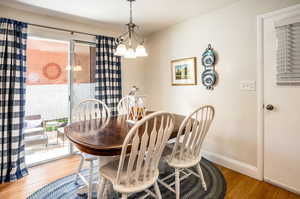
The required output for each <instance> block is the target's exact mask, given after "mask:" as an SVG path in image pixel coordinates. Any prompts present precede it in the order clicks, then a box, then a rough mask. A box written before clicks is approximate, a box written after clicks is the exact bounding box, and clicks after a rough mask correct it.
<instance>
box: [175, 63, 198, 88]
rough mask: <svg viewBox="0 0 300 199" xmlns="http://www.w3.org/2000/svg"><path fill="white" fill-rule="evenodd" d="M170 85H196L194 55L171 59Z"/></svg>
mask: <svg viewBox="0 0 300 199" xmlns="http://www.w3.org/2000/svg"><path fill="white" fill-rule="evenodd" d="M171 73H172V85H173V86H181V85H182V86H186V85H196V84H197V79H196V57H190V58H185V59H177V60H172V61H171Z"/></svg>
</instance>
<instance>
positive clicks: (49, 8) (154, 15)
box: [0, 0, 238, 34]
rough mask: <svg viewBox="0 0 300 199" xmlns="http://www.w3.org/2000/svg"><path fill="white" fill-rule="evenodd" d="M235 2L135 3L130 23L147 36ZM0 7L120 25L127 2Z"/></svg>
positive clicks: (22, 2) (9, 0)
mask: <svg viewBox="0 0 300 199" xmlns="http://www.w3.org/2000/svg"><path fill="white" fill-rule="evenodd" d="M236 1H238V0H177V1H176V0H136V2H134V4H133V16H134V22H135V23H137V24H138V25H139V26H141V29H142V30H143V34H150V33H152V32H155V31H158V30H161V29H163V28H165V27H168V26H170V25H173V24H176V23H179V22H181V21H183V20H185V19H188V18H190V17H193V16H197V15H201V14H204V13H206V12H210V11H213V10H215V9H219V8H222V7H224V6H227V5H230V4H232V3H234V2H236ZM0 4H4V5H6V6H11V7H14V8H18V9H25V10H29V11H32V12H35V13H39V14H47V15H50V16H52V15H54V16H59V17H64V18H67V19H73V20H74V19H76V17H77V18H80V19H82V20H84V22H85V23H89V22H93V23H95V22H97V23H106V24H111V25H117V26H121V25H123V24H125V23H127V22H128V18H129V3H128V2H127V1H126V0H64V1H62V0H0ZM74 17H75V18H74Z"/></svg>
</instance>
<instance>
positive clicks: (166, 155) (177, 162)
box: [162, 143, 201, 168]
mask: <svg viewBox="0 0 300 199" xmlns="http://www.w3.org/2000/svg"><path fill="white" fill-rule="evenodd" d="M174 146H175V144H174V143H172V144H168V145H166V147H165V149H164V151H163V153H162V156H163V160H164V161H166V162H167V163H168V164H169V165H170V166H171V167H174V168H190V167H193V166H195V165H197V164H198V163H199V162H200V160H201V156H199V157H188V158H187V160H188V161H187V160H185V159H182V160H181V159H179V152H177V153H176V154H175V155H174V157H173V159H171V154H172V151H173V148H174ZM180 148H181V144H179V149H180ZM183 153H184V154H187V152H186V151H184V152H183Z"/></svg>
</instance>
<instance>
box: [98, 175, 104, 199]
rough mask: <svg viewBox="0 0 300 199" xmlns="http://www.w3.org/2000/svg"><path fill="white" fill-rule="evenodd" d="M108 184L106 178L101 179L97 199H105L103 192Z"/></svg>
mask: <svg viewBox="0 0 300 199" xmlns="http://www.w3.org/2000/svg"><path fill="white" fill-rule="evenodd" d="M105 184H106V179H105V178H104V177H101V180H100V182H99V185H98V194H97V199H101V198H102V197H103V191H104V187H105Z"/></svg>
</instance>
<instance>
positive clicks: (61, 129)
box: [57, 127, 65, 134]
mask: <svg viewBox="0 0 300 199" xmlns="http://www.w3.org/2000/svg"><path fill="white" fill-rule="evenodd" d="M57 132H58V133H60V134H64V133H65V130H64V127H59V128H57Z"/></svg>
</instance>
